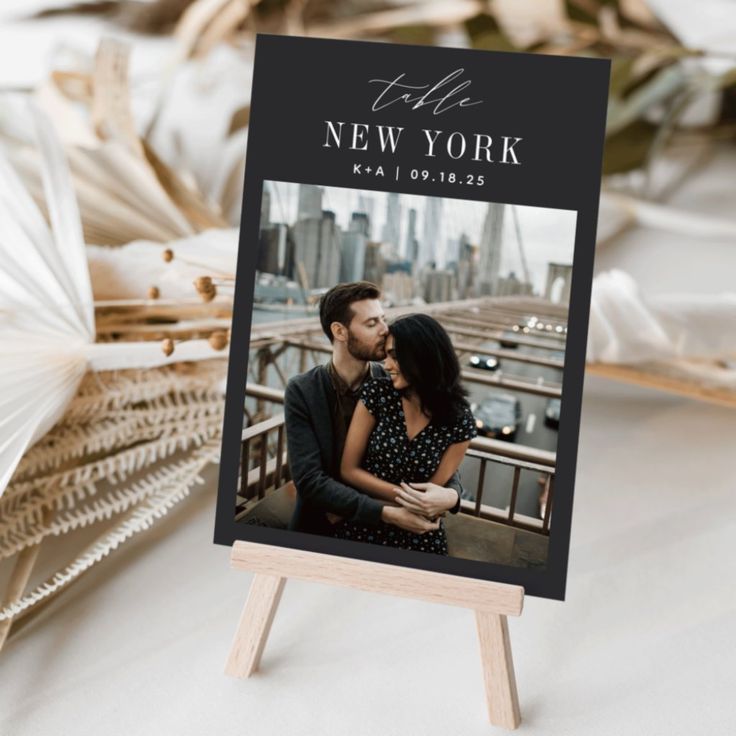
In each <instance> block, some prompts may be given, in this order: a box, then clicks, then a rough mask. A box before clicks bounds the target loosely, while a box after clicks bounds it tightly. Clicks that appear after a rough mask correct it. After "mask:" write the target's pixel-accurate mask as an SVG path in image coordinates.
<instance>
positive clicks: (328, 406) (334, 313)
mask: <svg viewBox="0 0 736 736" xmlns="http://www.w3.org/2000/svg"><path fill="white" fill-rule="evenodd" d="M379 297H380V291H379V289H378V287H376V286H375V285H374V284H371V283H369V282H367V281H358V282H354V283H349V284H338V285H337V286H335V287H333V288H332V289H330V291H328V292H327V293H326V294H325V295H324V296H323V297H322V299H321V301H320V321H321V323H322V329H323V330H324V333H325V335H327V337H328V338H329V340H330V342H331V343H332V349H333V352H332V360H331V361H330V362H329V363H328V364H327V365H319V366H316V367H315V368H312V369H311V370H309V371H307V372H306V373H302V374H300V375H298V376H295V377H294V378H292V379H291V380H290V381H289V384H288V386H287V387H286V398H285V402H284V408H285V415H286V438H287V445H288V457H289V467H290V469H291V477H292V479H293V481H294V484H295V485H296V490H297V503H296V509H295V511H294V515H293V517H292V519H291V524H290V528H291V529H293V530H295V531H303V532H311V533H314V534H328V535H329V534H330V531H331V525H332V524H333V523H334V522H335V521H337V520H338V519H339V518H344V519H348V520H350V521H356V522H361V523H364V524H373V525H375V524H377V523H378V522H379V521H381V520H382V521H385V522H387V523H389V524H395V525H396V526H399V527H401V528H402V529H406V530H408V531H411V532H414V533H417V534H422V533H424V532H427V531H429V530H430V529H436V528H437V527H438V526H439V521H429V519H434V518H436V517H437V516H439V515H440V514H442V513H444V512H445V511H452V512H456V511H457V510H458V509H459V507H460V494H461V491H462V488H461V486H460V482H459V479H458V477H457V474H455V476H454V477H453V479H452V480H451V481H450V483H449V484H448V485H449V487H448V488H443V487H441V486H438V485H435V484H428V485H427V487H426V489H425V490H423V491H419V490H406V489H404V490H401V489H397V490H399V491H400V493H399V494H397V503H399V504H402V505H397V506H393V505H390V504H388V505H387V504H385V503H384V502H383V501H379V500H377V499H375V498H371V497H370V496H368V495H366V494H365V493H362V492H360V491H357V490H355V489H354V488H351V487H350V486H346V485H345V484H344V483H342V482H340V480H339V478H340V472H339V471H340V460H341V458H342V451H343V447H344V445H345V437H346V436H347V430H348V426H349V424H350V419H351V417H352V415H353V410H354V409H355V405H356V402H357V401H358V397H359V395H360V390H361V387H362V386H363V384H364V382H365V381H370V380H372V379H373V378H377V377H380V376H383V375H385V373H384V371H383V368H382V367H381V366H380V365H379V364H377V363H372V362H371V361H378V360H383V358H385V355H386V354H385V349H384V345H385V342H386V336H387V335H388V327H387V326H386V318H385V316H384V313H383V308H382V307H381V302H380V301H379Z"/></svg>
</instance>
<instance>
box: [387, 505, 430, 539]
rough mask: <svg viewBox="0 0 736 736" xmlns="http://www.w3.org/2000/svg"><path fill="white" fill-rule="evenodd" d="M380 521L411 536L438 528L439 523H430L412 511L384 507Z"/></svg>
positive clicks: (399, 507) (398, 507)
mask: <svg viewBox="0 0 736 736" xmlns="http://www.w3.org/2000/svg"><path fill="white" fill-rule="evenodd" d="M381 521H385V522H386V523H387V524H393V525H394V526H398V527H399V528H400V529H404V530H405V531H407V532H411V533H412V534H424V533H425V532H431V531H432V530H434V529H439V528H440V522H439V521H430V520H429V519H425V518H424V517H423V516H417V515H416V514H415V513H413V512H412V511H408V510H407V509H402V508H401V506H384V507H383V511H382V512H381Z"/></svg>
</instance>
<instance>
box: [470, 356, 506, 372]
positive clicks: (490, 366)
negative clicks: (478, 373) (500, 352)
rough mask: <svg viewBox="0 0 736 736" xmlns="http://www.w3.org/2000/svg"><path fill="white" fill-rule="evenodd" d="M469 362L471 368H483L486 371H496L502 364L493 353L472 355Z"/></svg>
mask: <svg viewBox="0 0 736 736" xmlns="http://www.w3.org/2000/svg"><path fill="white" fill-rule="evenodd" d="M468 364H469V365H470V367H471V368H481V369H482V370H484V371H495V370H498V369H499V368H500V366H501V363H500V362H499V360H498V358H494V357H493V356H492V355H471V356H470V360H469V361H468Z"/></svg>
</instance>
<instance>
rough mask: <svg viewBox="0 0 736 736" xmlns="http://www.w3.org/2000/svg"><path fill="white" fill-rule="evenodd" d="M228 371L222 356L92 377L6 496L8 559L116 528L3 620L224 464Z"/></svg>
mask: <svg viewBox="0 0 736 736" xmlns="http://www.w3.org/2000/svg"><path fill="white" fill-rule="evenodd" d="M225 366H226V362H225V361H224V360H216V361H209V362H204V363H196V364H180V365H176V366H171V367H165V368H159V369H153V370H124V371H115V372H103V373H89V374H87V376H85V378H84V380H83V381H82V383H81V385H80V388H79V391H78V393H77V395H76V396H75V398H74V399H73V400H72V402H71V403H70V405H69V407H68V410H67V412H66V413H65V414H64V415H63V416H62V418H61V419H60V420H59V421H58V422H57V424H56V425H55V426H54V427H53V428H52V429H51V430H50V431H49V433H48V434H47V435H46V436H45V437H44V438H43V439H42V440H41V441H40V442H39V443H37V444H36V445H35V446H34V447H32V448H31V449H30V450H29V451H28V452H27V453H26V455H25V457H24V458H23V461H22V462H21V463H20V465H19V466H18V468H17V470H16V472H15V475H14V477H13V479H12V480H11V483H10V484H9V485H8V487H7V489H6V491H5V494H4V495H3V496H2V497H1V498H0V560H3V559H8V558H11V557H14V556H15V555H17V554H18V553H19V552H21V551H22V550H24V549H26V548H28V547H31V546H33V545H37V544H39V543H40V542H42V541H43V540H44V539H46V538H48V537H52V536H59V535H62V534H69V533H72V532H74V531H75V530H77V529H80V528H83V527H87V526H90V525H93V524H101V525H105V526H106V527H108V528H105V530H104V531H103V532H102V533H101V535H100V536H99V538H98V539H97V540H96V542H95V543H94V544H93V545H91V546H89V547H87V548H86V549H85V550H84V551H83V552H82V553H81V554H80V555H79V556H77V557H76V558H75V559H74V560H72V561H71V562H70V563H69V564H67V565H65V566H64V567H63V568H61V569H59V570H58V571H57V572H56V573H54V574H53V575H52V576H51V577H49V578H48V579H47V580H46V581H45V582H43V583H42V584H40V585H38V586H37V587H35V588H33V589H32V590H31V591H30V592H29V593H27V594H26V595H24V596H23V597H22V598H21V599H20V600H17V601H15V602H14V603H12V604H10V605H7V606H6V607H5V608H4V609H2V611H0V620H3V619H4V618H13V617H15V616H17V615H18V614H19V613H21V612H22V611H25V610H26V609H28V608H29V607H32V606H35V605H37V604H39V603H41V602H42V601H45V600H46V599H47V598H48V596H50V595H51V594H53V593H57V592H58V591H60V590H61V589H63V588H64V587H65V586H66V585H68V584H69V583H71V582H72V581H73V580H75V579H76V578H77V577H78V576H79V575H80V574H82V572H84V571H85V570H88V569H89V568H90V567H91V566H92V565H94V564H96V563H97V562H99V561H100V560H102V559H103V558H104V557H106V556H107V555H108V554H109V553H110V552H111V551H113V550H114V549H116V548H117V547H118V546H119V545H120V544H122V543H123V542H125V541H126V540H128V539H130V538H131V537H132V536H133V535H135V534H136V533H138V532H139V531H142V530H143V529H146V528H148V527H149V526H150V525H151V524H152V523H154V522H155V520H156V519H158V518H160V517H161V516H162V515H163V514H165V513H166V511H168V509H170V508H171V507H172V506H173V505H174V504H176V503H177V502H178V501H180V500H181V499H183V498H184V497H185V496H186V495H187V494H188V493H189V491H190V489H191V487H192V486H193V485H194V484H195V483H196V482H197V480H198V479H199V474H200V472H201V471H202V469H203V468H204V467H205V466H206V465H207V464H208V463H210V462H214V461H217V459H218V455H219V446H220V435H221V430H222V419H223V411H224V397H223V394H222V382H223V380H224V375H225ZM110 522H112V523H113V525H112V526H110Z"/></svg>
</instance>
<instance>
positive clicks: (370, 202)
mask: <svg viewBox="0 0 736 736" xmlns="http://www.w3.org/2000/svg"><path fill="white" fill-rule="evenodd" d="M375 205H376V200H375V199H373V197H369V196H368V195H367V194H365V193H364V192H361V193H360V194H359V195H358V210H357V211H358V212H364V213H365V214H366V215H367V217H368V232H367V233H366V234H365V235H366V237H367V238H368V239H370V238H371V231H372V229H373V214H374V209H375Z"/></svg>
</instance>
